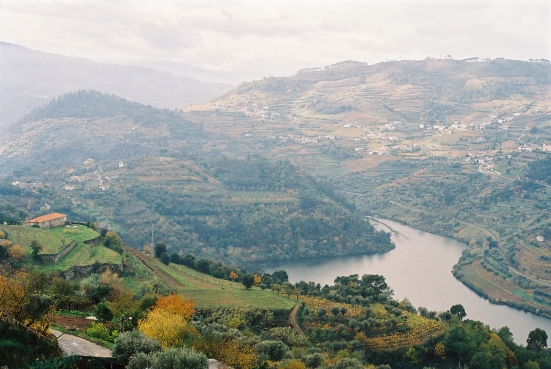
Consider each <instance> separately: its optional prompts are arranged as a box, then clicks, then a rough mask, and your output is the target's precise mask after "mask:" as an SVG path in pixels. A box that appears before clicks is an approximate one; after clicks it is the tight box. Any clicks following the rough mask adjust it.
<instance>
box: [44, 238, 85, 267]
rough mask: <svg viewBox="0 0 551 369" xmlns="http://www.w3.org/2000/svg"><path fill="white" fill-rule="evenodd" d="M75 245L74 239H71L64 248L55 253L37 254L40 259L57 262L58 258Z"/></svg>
mask: <svg viewBox="0 0 551 369" xmlns="http://www.w3.org/2000/svg"><path fill="white" fill-rule="evenodd" d="M76 245H77V243H76V241H73V242H71V243H70V244H68V245H67V246H65V248H64V249H62V250H61V251H59V252H58V253H57V254H40V255H39V256H40V258H41V259H42V261H49V262H52V263H57V262H58V261H59V259H61V258H62V257H64V256H65V255H67V254H68V253H69V252H70V251H71V250H72V249H74V248H75V246H76Z"/></svg>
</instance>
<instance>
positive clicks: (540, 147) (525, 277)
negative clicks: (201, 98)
mask: <svg viewBox="0 0 551 369" xmlns="http://www.w3.org/2000/svg"><path fill="white" fill-rule="evenodd" d="M183 116H184V117H185V118H186V119H187V120H188V121H192V122H193V121H195V122H199V121H200V122H201V123H202V124H203V129H204V131H205V132H206V133H209V132H210V133H217V132H224V133H225V134H226V135H227V136H229V137H230V138H231V140H228V142H231V143H232V144H233V146H232V147H231V149H232V150H234V151H239V152H242V153H247V154H250V155H255V154H256V155H258V154H259V155H264V156H269V157H271V158H273V159H274V160H277V159H285V160H289V161H290V162H291V163H293V164H295V165H299V166H300V167H301V168H303V170H304V171H306V172H308V173H310V174H312V175H315V176H317V177H323V178H326V179H327V180H328V181H329V182H330V183H332V184H333V185H334V186H335V188H336V192H337V193H338V194H341V195H343V196H347V198H348V199H349V201H351V202H353V203H354V204H355V205H356V206H357V209H358V211H359V212H360V213H362V214H365V215H373V216H378V217H382V218H387V219H394V220H397V221H400V222H402V223H405V224H408V225H411V226H412V227H415V228H418V229H423V230H426V231H430V232H433V233H437V234H443V235H447V236H451V237H454V238H456V239H458V240H461V241H464V242H465V243H467V244H468V245H469V250H468V251H466V252H465V253H464V254H463V256H462V257H461V259H460V260H459V261H458V264H457V265H456V266H455V267H454V275H455V276H456V277H457V278H458V279H460V280H461V281H462V282H463V283H465V284H466V285H467V286H469V287H470V288H471V289H473V290H475V291H477V292H478V293H479V294H481V295H483V296H485V297H487V298H489V299H490V300H491V301H494V302H496V303H507V304H509V305H512V306H515V307H518V308H521V309H524V310H528V311H532V312H535V313H537V314H544V315H549V314H551V309H550V306H551V278H550V277H549V270H550V267H551V262H550V261H551V242H550V239H549V237H551V231H550V229H551V228H550V226H551V223H550V222H549V218H548V216H547V209H549V206H551V187H550V186H549V183H548V182H545V181H547V178H548V177H547V170H546V168H547V167H548V166H549V160H548V159H547V158H548V156H549V150H550V149H549V145H548V144H547V143H549V142H551V64H550V63H549V62H548V61H546V60H538V61H515V60H505V59H494V60H479V59H469V60H450V59H448V60H435V59H427V60H422V61H399V62H398V61H395V62H386V63H379V64H374V65H367V64H365V63H358V62H342V63H338V64H335V65H331V66H327V67H325V68H315V69H307V70H302V71H299V72H298V73H296V74H295V75H293V76H290V77H286V78H264V79H262V80H259V81H253V82H251V83H246V84H242V85H240V86H239V87H237V88H236V89H234V90H232V91H230V92H228V93H226V94H225V95H223V96H221V97H219V98H217V99H215V100H213V101H211V102H210V103H207V104H200V105H195V106H190V107H187V108H186V109H185V113H184V114H183ZM228 151H229V150H228ZM228 154H229V153H228Z"/></svg>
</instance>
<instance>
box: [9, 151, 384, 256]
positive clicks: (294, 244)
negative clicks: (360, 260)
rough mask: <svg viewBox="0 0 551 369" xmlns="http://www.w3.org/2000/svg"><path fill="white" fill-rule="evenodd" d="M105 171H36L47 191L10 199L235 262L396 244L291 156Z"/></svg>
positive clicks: (155, 161) (162, 161)
mask: <svg viewBox="0 0 551 369" xmlns="http://www.w3.org/2000/svg"><path fill="white" fill-rule="evenodd" d="M99 168H100V166H99V165H94V166H89V167H85V166H83V165H82V164H79V165H78V166H62V167H57V168H55V169H54V168H51V167H50V168H49V171H48V173H47V174H46V175H41V174H40V173H37V172H35V171H33V170H30V171H29V172H27V173H26V174H25V175H23V176H21V177H20V178H19V181H21V182H26V181H27V180H28V179H30V178H41V180H42V181H43V182H42V185H43V186H44V190H40V191H39V192H36V191H35V190H32V189H26V188H24V189H22V190H21V192H20V193H19V194H17V195H13V194H9V193H4V195H3V198H5V199H7V200H9V201H10V202H12V203H13V204H15V205H21V206H22V205H23V204H25V203H26V204H31V205H30V206H31V210H32V211H40V208H41V207H42V205H43V204H44V202H47V203H48V204H49V205H50V206H52V207H53V208H55V209H59V211H64V212H66V213H68V214H69V218H70V219H84V220H91V221H96V222H98V223H99V224H100V225H103V226H107V225H109V226H110V227H113V228H115V229H116V230H117V231H118V233H120V235H121V236H122V237H123V239H124V240H125V242H126V243H128V244H129V245H132V246H134V247H138V248H139V247H142V246H143V245H145V244H148V243H150V240H151V230H152V227H154V232H155V234H154V237H155V242H165V243H166V244H167V245H169V248H170V250H172V251H179V250H185V251H186V252H190V253H192V254H195V255H196V256H209V257H212V258H215V259H217V260H222V261H230V262H233V263H245V262H254V261H260V260H281V259H288V258H300V257H307V256H328V255H343V254H355V253H373V252H380V251H388V250H390V249H391V248H392V247H393V245H392V243H391V242H390V238H389V236H388V234H386V233H384V232H379V231H375V229H374V228H373V227H372V226H371V225H370V224H369V223H368V222H366V221H365V220H364V219H363V218H362V217H360V216H358V215H357V214H354V213H353V212H352V211H351V210H349V209H348V208H349V207H351V205H350V204H349V203H347V202H346V201H345V200H343V198H342V197H340V196H338V195H337V194H335V193H334V191H333V189H332V187H331V186H328V185H327V184H324V183H322V182H319V181H317V180H315V179H313V178H312V177H310V176H308V175H305V174H302V173H301V172H300V170H299V169H298V168H296V167H294V166H291V165H290V164H288V163H284V162H281V163H271V162H269V161H268V160H266V159H260V158H251V159H248V160H237V159H224V158H222V159H214V158H213V159H204V160H199V161H193V160H189V159H181V158H154V157H149V158H141V159H131V160H128V161H126V163H125V166H124V167H123V168H119V167H118V162H115V163H112V162H104V163H103V164H101V172H98V170H99ZM40 170H41V169H38V171H40ZM100 181H101V182H100ZM64 183H70V185H65V184H64ZM101 183H104V184H106V185H107V186H108V187H107V189H106V190H105V191H102V190H101V189H100V188H98V186H99V185H100V184H101ZM7 186H9V185H7ZM65 186H68V187H67V189H65ZM8 188H9V187H8ZM27 206H28V205H27Z"/></svg>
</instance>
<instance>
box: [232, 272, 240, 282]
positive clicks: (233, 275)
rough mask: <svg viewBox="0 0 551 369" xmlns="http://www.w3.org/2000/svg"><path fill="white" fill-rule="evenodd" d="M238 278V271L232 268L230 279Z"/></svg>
mask: <svg viewBox="0 0 551 369" xmlns="http://www.w3.org/2000/svg"><path fill="white" fill-rule="evenodd" d="M237 278H239V276H238V275H237V273H236V272H234V271H233V270H232V271H231V272H230V279H231V280H232V281H234V282H235V280H236V279H237Z"/></svg>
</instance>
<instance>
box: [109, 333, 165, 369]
mask: <svg viewBox="0 0 551 369" xmlns="http://www.w3.org/2000/svg"><path fill="white" fill-rule="evenodd" d="M160 350H161V345H160V344H159V342H158V341H157V340H156V339H154V338H148V337H146V335H145V334H143V333H142V332H140V331H138V330H134V331H131V332H127V333H123V334H121V335H120V336H119V337H117V339H115V345H114V347H113V351H112V355H113V357H114V358H116V359H117V361H119V362H120V363H123V364H126V363H128V361H129V360H130V357H131V356H132V355H135V354H137V353H143V354H146V355H147V354H150V353H152V352H156V351H160Z"/></svg>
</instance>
